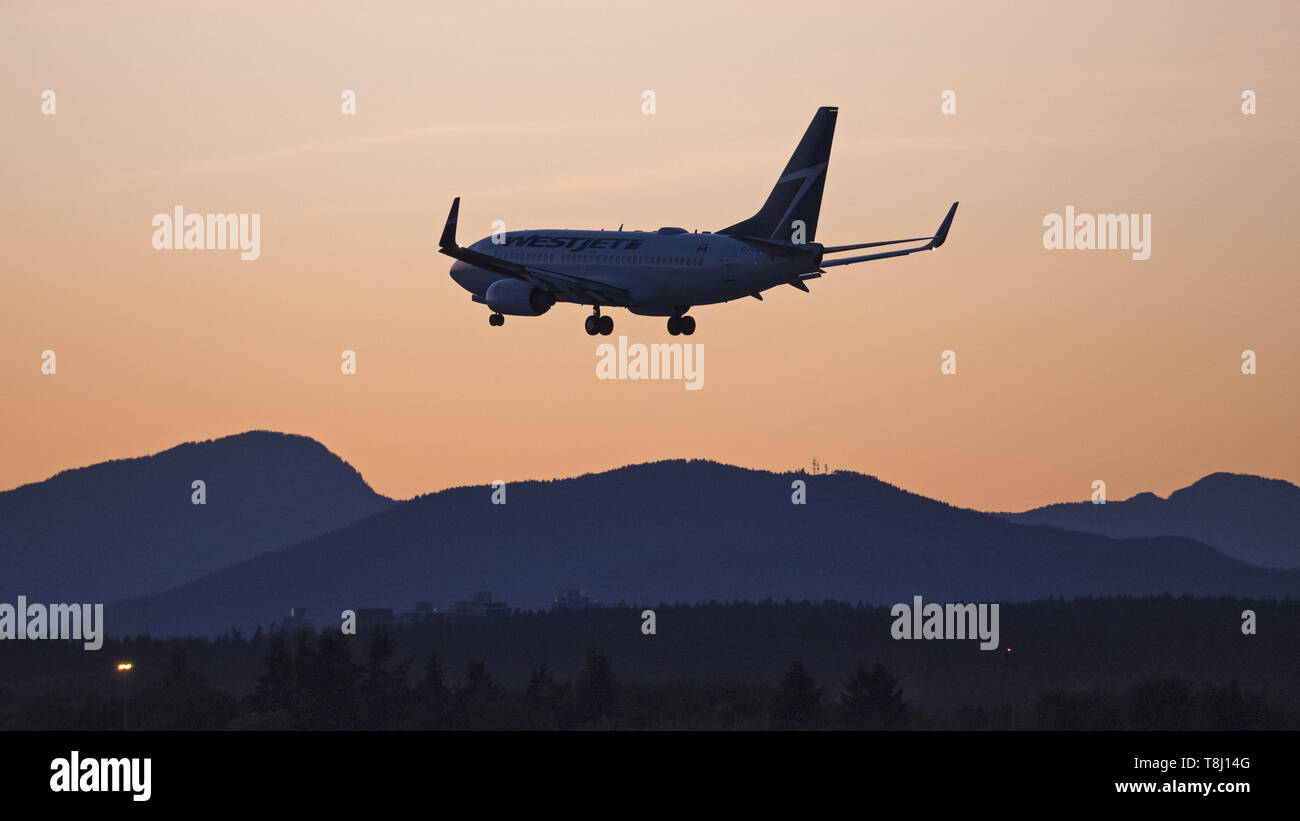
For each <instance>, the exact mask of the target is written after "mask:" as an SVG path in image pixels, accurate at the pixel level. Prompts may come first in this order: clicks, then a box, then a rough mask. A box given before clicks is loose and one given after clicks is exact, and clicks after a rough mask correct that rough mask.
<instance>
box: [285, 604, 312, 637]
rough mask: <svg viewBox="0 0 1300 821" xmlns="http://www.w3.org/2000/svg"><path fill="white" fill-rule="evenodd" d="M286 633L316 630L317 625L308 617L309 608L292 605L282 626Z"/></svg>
mask: <svg viewBox="0 0 1300 821" xmlns="http://www.w3.org/2000/svg"><path fill="white" fill-rule="evenodd" d="M280 629H281V630H283V631H284V632H286V633H297V632H298V631H300V630H315V629H316V625H315V624H313V623H312V620H311V619H309V618H307V608H305V607H290V608H289V616H288V618H286V619H285V620H284V624H283V625H281V627H280Z"/></svg>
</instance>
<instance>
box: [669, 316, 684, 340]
mask: <svg viewBox="0 0 1300 821" xmlns="http://www.w3.org/2000/svg"><path fill="white" fill-rule="evenodd" d="M681 332H682V319H681V317H678V316H670V317H668V333H670V334H672V335H673V336H677V335H678V334H680V333H681Z"/></svg>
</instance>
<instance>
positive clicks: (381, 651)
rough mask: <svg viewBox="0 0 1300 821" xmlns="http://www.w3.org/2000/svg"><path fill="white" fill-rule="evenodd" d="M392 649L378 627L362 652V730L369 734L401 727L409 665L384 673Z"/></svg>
mask: <svg viewBox="0 0 1300 821" xmlns="http://www.w3.org/2000/svg"><path fill="white" fill-rule="evenodd" d="M395 649H396V645H394V643H393V639H392V637H391V636H390V635H389V633H388V631H387V630H385V629H384V628H382V627H380V628H378V629H377V630H375V631H374V633H372V634H371V636H370V645H369V647H368V648H367V650H366V667H365V672H364V675H363V677H362V684H361V689H362V699H361V714H362V726H363V727H365V728H366V729H371V730H385V729H389V728H394V727H401V726H402V725H403V723H404V719H405V715H404V714H405V713H406V711H407V710H406V708H407V707H408V704H409V701H410V699H409V698H408V695H409V694H408V692H407V687H406V677H407V672H408V669H409V667H410V661H409V660H408V661H404V662H402V663H401V664H399V665H397V666H396V667H395V668H394V669H392V670H389V669H387V666H386V665H387V664H388V661H389V659H391V658H392V657H393V653H394V651H395Z"/></svg>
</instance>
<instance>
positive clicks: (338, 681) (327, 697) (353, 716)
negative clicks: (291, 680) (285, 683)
mask: <svg viewBox="0 0 1300 821" xmlns="http://www.w3.org/2000/svg"><path fill="white" fill-rule="evenodd" d="M303 635H304V636H305V635H306V633H304V634H303ZM299 651H300V653H299V657H298V658H297V659H295V664H294V667H295V670H296V672H297V674H298V675H297V678H298V695H299V711H298V714H297V718H298V720H299V722H300V724H301V726H304V727H309V728H311V729H314V730H342V729H349V728H355V727H356V726H357V725H358V710H357V706H358V689H359V687H358V685H359V676H358V670H357V666H356V665H355V664H353V663H352V658H351V657H350V656H349V655H348V648H347V644H346V643H345V641H344V639H343V636H341V635H339V634H337V633H334V632H326V633H325V634H324V635H322V636H321V639H320V646H319V647H318V648H317V649H316V650H315V651H314V652H312V651H311V650H310V649H309V644H308V643H306V642H304V643H303V644H302V645H300V646H299Z"/></svg>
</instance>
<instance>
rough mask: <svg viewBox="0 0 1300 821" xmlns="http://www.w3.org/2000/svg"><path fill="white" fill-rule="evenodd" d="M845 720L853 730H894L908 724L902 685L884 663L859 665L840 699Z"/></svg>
mask: <svg viewBox="0 0 1300 821" xmlns="http://www.w3.org/2000/svg"><path fill="white" fill-rule="evenodd" d="M840 704H841V706H842V707H843V709H844V721H845V723H846V724H847V725H848V726H849V727H851V728H852V729H855V730H897V729H900V728H901V727H902V726H903V725H904V724H906V723H907V704H906V703H905V702H904V701H903V688H902V687H899V686H898V680H897V679H895V678H894V677H893V676H892V675H890V673H889V671H888V670H886V669H885V666H884V665H883V664H880V663H879V662H877V663H876V664H875V665H873V666H872V668H871V672H867V669H866V668H865V667H863V666H862V665H860V664H859V665H858V668H857V670H855V671H854V673H853V677H852V678H850V679H849V683H848V685H847V686H846V687H845V688H844V695H843V696H842V697H841V699H840Z"/></svg>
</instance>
